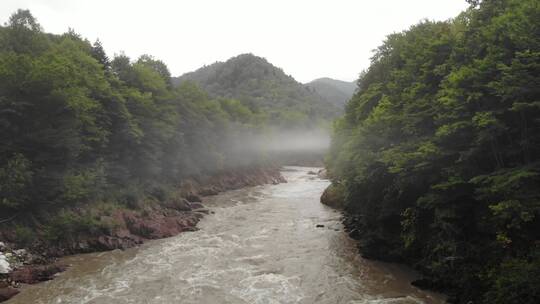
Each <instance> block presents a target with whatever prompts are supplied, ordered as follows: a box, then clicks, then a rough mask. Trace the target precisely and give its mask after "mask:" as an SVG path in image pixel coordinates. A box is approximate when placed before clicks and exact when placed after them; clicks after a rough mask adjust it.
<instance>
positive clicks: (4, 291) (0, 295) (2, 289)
mask: <svg viewBox="0 0 540 304" xmlns="http://www.w3.org/2000/svg"><path fill="white" fill-rule="evenodd" d="M18 293H19V290H17V289H15V288H13V287H11V286H9V285H7V284H6V283H5V282H0V302H3V301H7V300H9V299H11V298H13V297H14V296H15V295H17V294H18Z"/></svg>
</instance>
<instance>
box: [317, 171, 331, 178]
mask: <svg viewBox="0 0 540 304" xmlns="http://www.w3.org/2000/svg"><path fill="white" fill-rule="evenodd" d="M317 176H319V178H321V179H328V171H327V170H326V169H321V170H319V172H317Z"/></svg>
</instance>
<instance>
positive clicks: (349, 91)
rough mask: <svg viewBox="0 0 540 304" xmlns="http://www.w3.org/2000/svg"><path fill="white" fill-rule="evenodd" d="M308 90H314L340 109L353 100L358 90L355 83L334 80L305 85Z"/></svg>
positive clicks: (316, 81)
mask: <svg viewBox="0 0 540 304" xmlns="http://www.w3.org/2000/svg"><path fill="white" fill-rule="evenodd" d="M304 86H305V87H307V88H308V89H311V90H314V91H315V92H316V93H317V94H319V95H320V96H321V97H323V98H324V99H325V100H326V101H328V102H329V103H331V104H333V105H336V106H338V107H340V108H343V107H344V106H345V103H347V101H349V99H351V97H352V95H353V94H354V91H355V90H356V83H355V82H347V81H341V80H336V79H332V78H319V79H315V80H313V81H311V82H309V83H306V84H305V85H304Z"/></svg>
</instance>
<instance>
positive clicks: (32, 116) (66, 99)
mask: <svg viewBox="0 0 540 304" xmlns="http://www.w3.org/2000/svg"><path fill="white" fill-rule="evenodd" d="M256 60H259V59H256ZM232 97H233V96H223V97H215V96H214V95H209V94H207V93H206V92H205V91H203V90H202V89H201V88H200V87H199V86H197V85H196V84H194V83H193V82H183V83H182V84H179V85H173V78H172V77H171V73H170V72H169V70H168V68H167V66H166V65H165V63H163V62H162V61H160V60H158V59H155V58H154V57H152V56H150V55H143V56H141V57H139V58H137V59H135V60H133V59H131V58H129V57H127V56H126V55H124V54H120V55H116V56H114V57H113V58H109V57H108V56H107V55H106V53H105V51H104V49H103V46H102V45H101V43H100V42H99V40H98V41H96V42H95V43H90V42H89V41H87V40H86V39H84V38H82V37H80V36H79V35H78V34H77V33H75V32H73V31H69V32H68V33H65V34H62V35H53V34H48V33H45V32H44V31H43V29H42V28H41V26H40V25H39V23H38V22H37V21H36V19H35V18H34V17H33V16H32V15H31V14H30V12H29V11H27V10H19V11H17V12H16V13H14V14H13V15H12V16H11V18H10V20H9V22H7V23H6V25H5V26H3V27H0V126H1V128H0V141H1V142H2V145H0V214H2V216H1V217H0V220H4V219H5V218H8V217H9V216H11V215H19V214H24V215H30V218H31V217H33V216H38V215H41V214H43V213H47V212H51V213H52V214H55V213H58V210H61V209H63V208H64V207H66V208H68V209H69V208H74V207H80V206H84V205H85V204H86V205H91V204H93V203H96V202H114V203H115V204H116V203H119V204H127V205H132V204H134V203H136V202H139V201H141V200H145V199H146V198H148V197H154V198H156V197H158V198H159V199H162V198H163V196H164V195H165V194H167V193H168V192H169V190H170V189H173V188H174V187H175V186H177V185H178V183H179V182H180V181H181V180H183V179H184V178H186V177H191V176H197V175H211V174H213V173H216V172H220V171H224V170H229V169H234V168H240V167H245V166H252V165H254V166H256V165H262V164H266V163H267V162H268V160H269V155H268V153H267V151H266V150H265V147H264V145H262V144H260V145H256V144H253V143H250V142H248V141H247V140H245V139H257V143H264V142H265V140H264V139H265V138H270V139H272V138H274V137H268V136H274V135H269V134H270V133H269V131H268V130H270V129H272V128H274V127H276V126H277V125H279V124H280V123H283V122H284V120H283V119H279V120H277V121H274V120H272V119H270V118H269V117H268V114H267V113H266V111H263V110H261V109H258V108H257V107H252V106H250V105H246V103H247V101H249V100H250V99H249V98H248V99H246V100H244V101H239V100H237V99H233V98H232ZM278 99H279V98H278ZM298 100H301V102H305V103H303V104H302V106H301V107H304V108H302V109H305V110H306V109H309V110H310V111H311V112H309V113H311V114H312V115H314V116H313V117H315V116H317V119H315V120H317V123H320V122H321V120H319V119H318V118H321V119H323V117H324V119H327V118H328V117H330V114H328V115H327V116H318V114H314V113H318V110H317V109H316V108H315V106H314V108H313V109H312V108H311V106H310V105H309V104H308V100H307V99H306V100H304V99H302V98H300V97H299V99H298ZM294 102H295V101H294V100H290V99H289V100H287V105H289V104H288V103H291V108H290V109H287V108H286V107H285V106H286V104H280V105H274V106H272V108H273V109H274V110H275V111H278V112H279V113H280V115H282V116H283V117H289V119H290V120H291V123H292V122H294V121H295V120H296V117H297V116H299V115H300V116H303V117H304V116H305V117H309V115H310V114H309V113H308V112H307V110H306V112H302V113H300V112H297V111H296V110H294V109H295V108H296V106H295V105H294V104H293V103H294ZM298 103H300V101H299V102H298ZM262 108H264V107H262ZM299 108H300V106H299ZM299 113H300V114H299ZM303 123H304V124H307V123H310V122H309V120H307V119H306V120H304V121H303ZM326 124H328V123H326ZM43 217H44V218H47V216H46V215H44V216H43ZM19 218H29V217H28V216H26V217H23V216H20V217H19ZM38 222H39V221H38Z"/></svg>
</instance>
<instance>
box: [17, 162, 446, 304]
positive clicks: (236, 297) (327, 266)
mask: <svg viewBox="0 0 540 304" xmlns="http://www.w3.org/2000/svg"><path fill="white" fill-rule="evenodd" d="M310 170H313V171H316V170H317V168H305V167H286V168H285V169H284V172H283V175H284V176H285V178H286V179H287V180H288V183H286V184H279V185H264V186H258V187H253V188H246V189H240V190H235V191H229V192H226V193H223V194H220V195H217V196H214V197H210V198H208V199H207V200H206V201H205V205H206V206H207V207H209V208H210V209H211V210H212V211H214V214H210V215H208V216H206V217H205V218H204V219H203V220H202V221H201V222H200V223H199V228H200V230H199V231H196V232H188V233H183V234H180V235H178V236H176V237H172V238H168V239H163V240H157V241H152V242H148V243H146V244H144V245H142V246H141V247H138V248H133V249H129V250H125V251H120V250H115V251H112V252H105V253H96V254H86V255H78V256H73V257H68V258H66V259H65V262H66V263H69V264H71V265H72V266H71V267H70V268H69V270H68V271H66V272H65V273H63V274H61V275H60V276H59V277H58V278H56V279H55V280H53V281H49V282H45V283H42V284H38V285H33V286H28V287H25V288H24V290H23V292H22V293H21V294H19V295H18V296H16V297H15V298H13V299H12V300H10V301H9V302H8V303H10V304H15V303H17V304H19V303H24V304H27V303H54V304H57V303H96V304H97V303H100V304H101V303H103V304H109V303H114V304H124V303H126V304H127V303H149V304H150V303H152V304H153V303H167V304H168V303H186V304H189V303H197V304H205V303H208V304H215V303H256V304H259V303H260V304H274V303H275V304H277V303H280V304H281V303H301V304H304V303H305V304H313V303H328V304H338V303H348V304H353V303H354V304H359V303H400V304H405V303H407V304H408V303H444V300H443V298H442V297H441V296H439V295H436V294H432V293H428V292H424V291H420V290H418V289H417V288H415V287H413V286H411V285H410V281H411V280H413V279H414V278H415V277H414V273H412V272H411V271H409V270H408V269H406V268H404V267H401V266H398V265H393V264H386V263H380V262H375V261H368V260H365V259H363V258H361V257H360V256H359V255H358V251H357V249H356V246H355V242H354V241H353V240H351V239H350V238H349V237H348V236H347V234H346V233H345V232H343V227H342V225H341V223H340V213H339V212H337V211H335V210H332V209H330V208H328V207H326V206H324V205H322V204H320V203H319V198H320V195H321V193H322V191H323V190H324V189H325V188H326V187H327V186H328V184H329V182H328V181H326V180H321V179H319V178H318V177H316V176H314V175H310V174H308V172H309V171H310ZM317 225H324V227H322V228H321V227H319V228H318V227H316V226H317Z"/></svg>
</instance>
